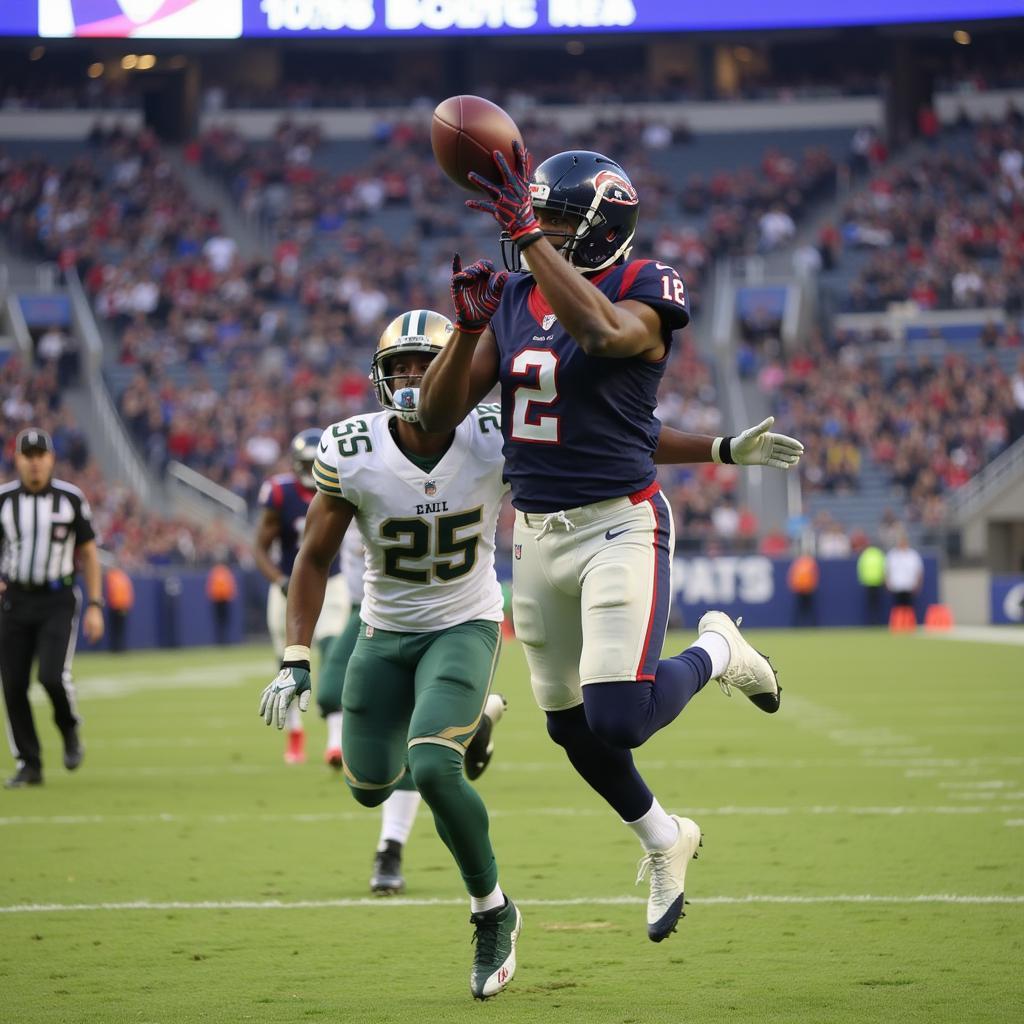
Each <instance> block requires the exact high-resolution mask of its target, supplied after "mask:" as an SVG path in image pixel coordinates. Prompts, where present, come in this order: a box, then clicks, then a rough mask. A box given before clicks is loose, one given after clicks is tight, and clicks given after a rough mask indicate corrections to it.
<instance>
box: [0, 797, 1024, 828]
mask: <svg viewBox="0 0 1024 1024" xmlns="http://www.w3.org/2000/svg"><path fill="white" fill-rule="evenodd" d="M1022 809H1024V798H1022V799H1021V800H1018V801H1016V802H1013V803H1001V804H953V805H940V806H919V805H907V806H901V805H895V806H877V807H872V806H865V807H844V806H841V805H838V804H833V805H817V806H809V807H732V806H725V807H687V808H685V811H686V813H687V814H690V815H693V816H694V817H695V818H718V817H730V818H743V817H769V818H774V817H786V816H802V815H810V816H839V815H851V816H853V817H883V818H885V817H890V818H898V817H909V816H921V815H938V816H945V815H964V814H966V815H975V814H1019V813H1020V811H1021V810H1022ZM370 816H371V812H369V811H366V810H362V811H318V812H313V813H309V814H303V813H299V812H296V813H291V814H273V813H271V814H242V813H230V814H178V813H172V812H163V813H155V814H52V815H49V814H46V815H43V814H39V815H30V814H29V815H12V816H8V817H0V828H15V827H18V826H25V825H61V826H63V825H118V826H120V825H124V824H172V825H173V824H181V823H186V822H191V823H204V824H210V825H232V824H238V823H239V822H246V821H251V822H292V823H294V824H299V825H302V824H320V823H322V822H344V821H360V820H365V819H367V818H369V817H370ZM490 816H491V817H492V818H522V817H530V818H538V817H545V818H546V817H555V818H608V816H609V814H608V812H607V811H605V810H601V809H588V808H580V807H524V808H517V809H515V810H492V811H490Z"/></svg>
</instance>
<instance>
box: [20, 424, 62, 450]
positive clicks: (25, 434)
mask: <svg viewBox="0 0 1024 1024" xmlns="http://www.w3.org/2000/svg"><path fill="white" fill-rule="evenodd" d="M14 447H15V450H16V451H19V452H21V454H22V455H31V454H32V452H52V451H53V438H51V437H50V435H49V434H48V433H47V432H46V431H45V430H43V429H41V428H40V427H26V428H25V429H24V430H23V431H22V432H21V433H20V434H19V435H18V437H17V440H16V441H15V443H14Z"/></svg>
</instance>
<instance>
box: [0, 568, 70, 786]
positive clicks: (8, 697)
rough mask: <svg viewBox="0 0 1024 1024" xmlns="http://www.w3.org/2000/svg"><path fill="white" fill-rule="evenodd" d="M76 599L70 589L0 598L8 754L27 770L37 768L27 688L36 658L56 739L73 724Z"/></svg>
mask: <svg viewBox="0 0 1024 1024" xmlns="http://www.w3.org/2000/svg"><path fill="white" fill-rule="evenodd" d="M80 610H81V597H80V596H79V594H78V593H77V592H76V591H75V590H73V589H72V588H71V587H67V588H65V589H63V590H38V591H25V590H19V589H18V588H17V587H15V586H12V587H9V588H8V589H7V590H6V591H5V592H4V593H3V594H2V595H0V679H2V680H3V687H4V703H5V704H6V705H7V721H8V724H9V726H10V732H9V736H10V739H11V746H12V748H13V749H12V753H13V754H14V756H15V757H16V758H17V759H18V761H19V762H21V763H23V764H24V765H26V766H27V767H29V768H36V769H40V768H41V767H42V762H41V759H40V754H39V737H38V736H37V735H36V726H35V722H34V721H33V720H32V709H31V707H30V705H29V702H28V688H29V684H30V683H31V681H32V662H33V661H34V660H35V659H36V658H37V657H38V659H39V668H38V672H39V682H41V683H42V684H43V687H44V689H45V690H46V692H47V694H49V697H50V700H51V702H52V703H53V720H54V722H55V723H56V725H57V728H58V729H59V730H60V732H61V735H63V736H67V735H68V733H70V732H71V731H72V730H73V729H74V728H75V726H77V725H78V715H77V714H75V709H74V705H73V704H72V694H73V691H72V690H71V658H72V656H73V655H74V653H75V641H76V640H77V639H78V617H79V612H80Z"/></svg>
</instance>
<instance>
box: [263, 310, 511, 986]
mask: <svg viewBox="0 0 1024 1024" xmlns="http://www.w3.org/2000/svg"><path fill="white" fill-rule="evenodd" d="M451 332H452V325H451V323H450V322H449V321H448V320H447V319H446V318H445V317H443V316H441V315H440V314H439V313H434V312H431V311H429V310H413V311H411V312H409V313H406V314H404V315H403V316H401V317H398V318H397V319H396V320H395V321H393V322H392V323H391V324H390V325H389V326H388V328H387V329H386V330H385V332H384V334H383V336H382V337H381V340H380V343H379V345H378V349H377V352H376V354H375V355H374V359H373V365H372V377H373V380H374V384H375V386H376V390H377V397H378V399H379V400H380V402H381V405H382V406H383V407H384V410H385V411H384V412H381V413H375V414H373V415H370V416H356V417H353V418H352V419H348V420H345V421H343V422H342V423H338V424H335V425H334V426H332V427H329V428H328V429H327V430H325V431H324V433H323V436H322V438H321V440H320V444H319V447H318V451H317V460H316V462H315V463H314V467H313V475H314V478H315V480H316V485H317V490H318V492H319V493H318V494H317V496H316V497H315V498H314V499H313V501H312V503H311V504H310V507H309V513H308V515H307V518H306V528H305V533H304V536H303V540H302V546H301V548H300V550H299V554H298V556H297V558H296V560H295V566H294V570H293V572H292V577H291V583H290V586H289V588H288V615H287V630H288V646H287V647H286V649H285V655H284V660H283V661H282V667H281V673H280V674H279V675H278V677H277V678H276V679H275V680H274V681H273V682H272V683H271V684H270V685H269V686H268V687H267V688H266V689H265V690H264V692H263V697H262V700H261V703H260V713H261V714H262V715H263V716H264V718H265V720H266V722H267V724H268V725H269V724H270V723H271V722H272V721H273V722H276V724H277V725H278V728H281V727H282V726H283V723H284V721H285V720H286V717H287V713H288V708H289V705H290V704H291V703H292V702H293V700H294V699H295V698H296V697H297V698H298V704H299V707H300V708H302V709H303V710H305V708H306V707H308V705H309V693H310V691H309V685H310V682H309V654H310V652H309V644H310V642H311V641H312V637H313V628H314V625H315V623H316V620H317V617H318V615H319V613H320V606H321V603H322V601H323V596H324V591H325V587H326V582H327V576H328V572H329V568H330V565H331V562H332V561H333V559H334V558H335V556H336V555H337V553H338V548H339V546H340V545H341V543H342V539H343V538H344V536H345V534H346V531H347V530H348V529H349V527H350V524H351V523H352V521H353V520H355V522H356V524H357V525H358V529H359V533H360V535H361V537H362V540H363V543H364V545H365V547H366V561H365V571H364V574H363V583H364V599H363V603H362V607H361V609H360V615H361V619H362V623H361V625H360V629H359V636H358V638H357V640H356V644H355V649H354V650H353V652H352V655H351V657H350V659H349V662H348V668H347V672H346V676H345V686H344V695H343V700H342V708H343V719H342V750H343V752H344V772H345V779H346V781H347V782H348V785H349V787H350V789H351V791H352V794H353V796H354V797H355V798H356V800H358V801H359V803H361V804H363V805H365V806H368V807H375V806H378V805H380V804H381V803H383V802H384V801H385V800H386V799H387V798H388V797H389V796H391V794H392V793H393V792H394V791H395V789H396V788H397V787H398V786H399V784H400V783H401V782H402V780H403V778H404V777H405V776H406V775H410V776H411V777H412V780H413V782H414V783H415V785H416V788H417V789H418V790H419V792H420V793H421V794H422V796H423V799H424V800H426V802H427V804H428V806H429V807H430V809H431V811H432V812H433V814H434V821H435V824H436V826H437V831H438V834H439V835H440V836H441V838H442V840H443V841H444V843H445V845H446V846H447V847H448V849H449V850H450V851H451V853H452V856H453V857H454V858H455V861H456V864H457V865H458V868H459V871H460V873H461V874H462V878H463V881H464V883H465V885H466V889H467V891H468V893H469V896H470V909H471V911H472V916H471V918H470V922H471V923H472V924H473V925H474V926H475V929H476V934H475V952H474V958H473V967H472V971H471V974H470V990H471V992H472V993H473V995H474V996H475V997H476V998H479V999H486V998H488V997H490V996H493V995H496V994H497V993H498V992H500V991H501V990H502V989H503V988H505V986H506V985H508V983H509V982H510V981H511V980H512V977H513V975H514V973H515V967H516V959H515V947H516V940H517V939H518V936H519V930H520V927H521V916H520V913H519V910H518V909H517V908H516V906H515V904H514V903H512V902H511V900H509V899H508V898H507V897H506V896H505V895H504V893H503V892H502V890H501V887H500V885H499V884H498V869H497V864H496V861H495V858H494V852H493V850H492V848H491V842H490V837H489V834H488V816H487V810H486V808H485V807H484V804H483V801H482V800H481V799H480V796H479V795H478V794H477V792H476V791H475V790H474V789H473V788H472V787H471V786H470V785H469V784H468V783H467V782H466V779H465V776H464V774H463V758H464V756H465V753H466V749H467V746H468V745H469V743H470V742H471V740H472V739H473V737H474V735H475V734H476V733H477V730H478V729H479V728H480V726H481V723H482V721H483V719H484V716H485V713H486V711H487V709H488V700H489V697H490V698H493V697H494V696H495V695H492V694H490V687H491V680H492V678H493V675H494V669H495V666H496V665H497V660H498V654H499V651H500V646H501V630H500V623H501V620H502V593H501V588H500V586H499V584H498V580H497V576H496V575H495V571H494V531H495V525H496V521H497V516H498V510H499V505H500V502H501V498H502V495H503V494H504V492H505V484H504V482H503V480H502V464H503V463H502V457H501V445H502V440H501V428H500V423H499V420H498V417H497V414H496V410H495V408H494V407H491V406H481V407H480V408H478V409H477V410H475V411H474V412H473V413H472V414H471V415H470V416H468V417H467V418H466V420H465V421H464V422H463V423H461V424H460V425H459V426H458V428H457V429H455V430H453V431H445V432H444V433H440V434H429V433H427V432H426V431H424V430H423V429H422V428H421V427H420V425H419V423H418V413H417V403H418V395H419V381H420V379H421V378H422V376H423V372H424V371H425V369H426V367H427V366H428V365H429V363H430V361H431V360H432V359H433V358H434V357H435V356H436V355H437V353H438V352H440V351H441V350H442V348H443V347H444V345H445V344H447V342H448V338H449V336H450V335H451ZM492 704H493V700H492Z"/></svg>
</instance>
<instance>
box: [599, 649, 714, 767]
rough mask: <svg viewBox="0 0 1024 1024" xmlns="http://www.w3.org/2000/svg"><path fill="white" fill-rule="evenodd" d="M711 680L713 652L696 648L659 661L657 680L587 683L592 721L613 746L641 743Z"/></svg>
mask: <svg viewBox="0 0 1024 1024" xmlns="http://www.w3.org/2000/svg"><path fill="white" fill-rule="evenodd" d="M710 678H711V659H710V658H709V657H708V655H707V652H706V651H702V650H701V649H700V648H699V647H691V648H689V649H687V650H685V651H683V653H682V654H677V655H676V656H675V657H673V658H664V659H662V660H661V661H659V662H658V669H657V672H656V673H655V676H654V682H650V681H647V682H643V681H639V680H628V681H626V682H622V683H591V684H590V685H589V686H584V687H583V706H584V707H585V708H586V712H587V722H588V723H589V725H590V728H591V730H592V731H593V732H594V733H596V734H597V735H598V736H599V737H600V738H601V739H603V740H605V741H606V742H607V743H609V744H610V745H611V746H613V747H619V748H623V747H625V748H632V747H639V746H640V744H641V743H645V742H646V741H647V740H649V739H650V738H651V736H653V735H654V734H655V733H656V732H657V731H658V730H659V729H662V728H664V727H665V726H666V725H668V724H669V722H671V721H674V720H675V718H676V716H677V715H678V714H679V712H680V711H682V710H683V708H685V707H686V705H687V704H688V703H689V702H690V700H691V698H693V697H694V696H696V694H698V693H700V691H701V690H702V689H703V688H704V685H705V684H706V683H707V681H708V680H709V679H710Z"/></svg>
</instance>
